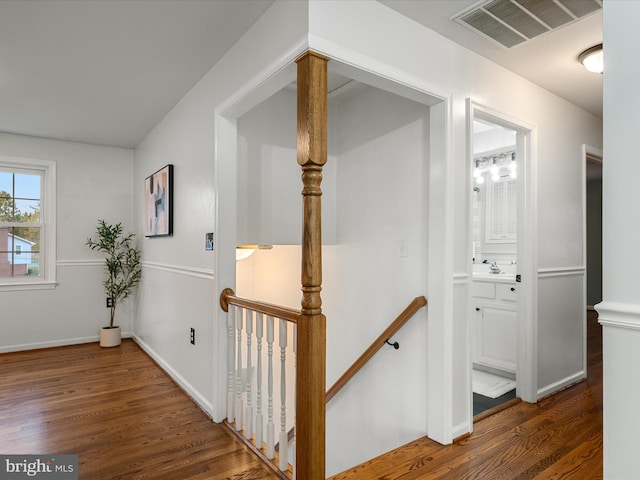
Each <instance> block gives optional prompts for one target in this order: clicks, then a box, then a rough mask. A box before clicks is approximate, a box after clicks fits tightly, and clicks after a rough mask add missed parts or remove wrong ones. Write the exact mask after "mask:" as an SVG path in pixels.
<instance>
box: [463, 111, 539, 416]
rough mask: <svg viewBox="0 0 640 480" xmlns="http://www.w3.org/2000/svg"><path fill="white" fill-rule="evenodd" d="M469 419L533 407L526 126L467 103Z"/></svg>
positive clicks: (529, 132) (528, 132)
mask: <svg viewBox="0 0 640 480" xmlns="http://www.w3.org/2000/svg"><path fill="white" fill-rule="evenodd" d="M469 107H470V108H469V110H468V111H469V132H470V136H469V138H470V142H469V143H470V145H469V168H470V172H471V174H470V178H471V181H470V184H469V188H470V196H471V201H470V209H471V214H470V218H471V226H470V232H471V234H470V236H469V237H470V245H469V251H470V252H471V258H470V262H471V278H470V280H471V281H470V317H469V322H470V324H469V338H470V342H469V344H470V360H471V369H470V370H471V383H472V388H471V392H472V401H471V404H472V417H475V416H476V415H479V414H480V415H482V416H484V414H483V412H489V413H490V412H492V411H496V410H499V409H500V406H501V405H507V404H508V403H509V402H510V401H512V400H513V399H515V398H522V399H523V400H525V401H529V402H535V401H536V374H535V371H536V369H535V365H536V362H535V351H536V336H535V334H534V332H535V321H536V309H535V308H531V306H532V305H535V302H533V301H532V299H533V298H534V297H535V289H534V285H535V281H529V279H531V280H534V279H535V273H534V272H535V270H534V269H535V254H536V248H535V242H533V240H532V239H533V238H535V237H533V236H531V234H530V233H531V229H532V228H533V227H532V222H531V219H532V218H533V217H532V212H531V211H530V209H531V207H532V205H533V204H534V202H532V201H531V199H530V198H528V197H527V195H531V189H530V188H526V187H527V186H528V185H530V183H529V182H531V170H532V168H531V167H532V166H531V162H530V158H531V155H532V152H531V145H532V140H531V137H532V128H528V127H523V126H522V123H521V122H517V123H516V122H514V121H512V120H510V119H507V118H506V117H505V116H504V115H502V114H499V113H496V112H494V111H491V110H489V109H487V108H486V107H480V106H478V105H474V104H473V103H471V102H469Z"/></svg>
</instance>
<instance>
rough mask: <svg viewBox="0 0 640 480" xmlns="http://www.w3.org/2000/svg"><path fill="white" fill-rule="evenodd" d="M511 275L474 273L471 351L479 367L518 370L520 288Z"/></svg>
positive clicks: (499, 370) (501, 370) (475, 363)
mask: <svg viewBox="0 0 640 480" xmlns="http://www.w3.org/2000/svg"><path fill="white" fill-rule="evenodd" d="M516 285H517V284H516V281H515V277H514V276H512V275H499V274H498V275H490V274H489V275H478V276H476V275H474V277H473V283H472V294H473V308H474V317H473V319H474V321H473V322H472V326H471V335H472V336H471V338H472V345H471V354H472V358H473V363H474V365H476V366H479V367H481V368H482V367H484V368H488V369H491V370H497V371H498V372H504V373H509V374H515V373H516V362H517V344H518V342H517V333H518V322H517V319H518V317H517V303H516V302H517V294H518V292H517V289H516Z"/></svg>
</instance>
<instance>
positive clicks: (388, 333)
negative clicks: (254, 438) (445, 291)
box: [276, 295, 427, 451]
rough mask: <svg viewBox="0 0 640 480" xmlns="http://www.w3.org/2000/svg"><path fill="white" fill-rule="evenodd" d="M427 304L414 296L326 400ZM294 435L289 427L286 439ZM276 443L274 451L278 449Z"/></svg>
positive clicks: (345, 373)
mask: <svg viewBox="0 0 640 480" xmlns="http://www.w3.org/2000/svg"><path fill="white" fill-rule="evenodd" d="M426 304H427V299H426V298H425V297H424V295H422V296H420V297H416V298H414V299H413V300H412V301H411V303H410V304H409V305H407V308H405V309H404V310H403V311H402V313H401V314H400V315H398V316H397V317H396V319H395V320H394V321H393V322H392V323H391V325H389V327H388V328H387V329H386V330H385V331H384V332H382V334H380V336H379V337H378V338H377V339H376V340H375V341H374V342H373V343H372V344H371V346H370V347H369V348H368V349H367V350H366V351H365V352H364V353H363V354H362V355H360V357H359V358H358V359H357V360H356V361H355V362H353V365H351V367H349V369H347V371H346V372H344V373H343V374H342V376H341V377H340V378H339V379H338V380H337V381H336V382H335V383H334V384H333V386H332V387H331V388H330V389H329V390H327V394H326V402H327V403H329V400H331V399H332V398H333V397H334V396H335V395H336V394H337V393H338V392H339V391H340V390H341V389H342V387H344V386H345V385H346V384H347V383H348V382H349V380H351V379H352V378H353V377H354V376H355V375H356V373H358V371H359V370H360V369H361V368H362V367H364V366H365V364H366V363H367V362H368V361H369V360H371V357H373V356H374V355H375V354H376V352H377V351H378V350H380V348H382V346H383V345H385V344H386V343H387V340H388V339H389V338H391V337H392V336H393V335H395V334H396V333H397V332H398V330H400V329H401V328H402V327H403V326H404V325H405V323H407V322H408V321H409V319H410V318H411V317H413V316H414V315H415V314H416V313H417V312H418V310H420V309H421V308H422V307H424V306H425V305H426ZM391 345H393V346H394V347H395V348H398V347H397V343H396V344H395V345H394V344H391ZM294 436H295V429H293V428H292V429H291V430H289V432H288V435H287V439H288V440H291V439H293V437H294ZM278 447H279V446H278V445H276V451H277V450H278Z"/></svg>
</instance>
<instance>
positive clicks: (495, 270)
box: [489, 262, 501, 273]
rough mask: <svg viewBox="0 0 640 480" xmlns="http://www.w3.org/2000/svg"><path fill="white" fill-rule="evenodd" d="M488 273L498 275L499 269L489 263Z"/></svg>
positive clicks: (492, 263)
mask: <svg viewBox="0 0 640 480" xmlns="http://www.w3.org/2000/svg"><path fill="white" fill-rule="evenodd" d="M489 271H490V272H491V273H500V271H501V270H500V267H499V266H498V265H497V264H496V262H489Z"/></svg>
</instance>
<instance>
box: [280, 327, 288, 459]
mask: <svg viewBox="0 0 640 480" xmlns="http://www.w3.org/2000/svg"><path fill="white" fill-rule="evenodd" d="M279 333H280V344H279V345H280V448H279V449H278V453H279V454H280V463H279V468H280V470H282V471H285V470H287V469H288V468H289V462H288V461H287V453H288V452H287V450H288V448H289V446H288V443H289V442H288V440H287V362H286V360H287V321H286V320H282V319H280V332H279Z"/></svg>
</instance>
